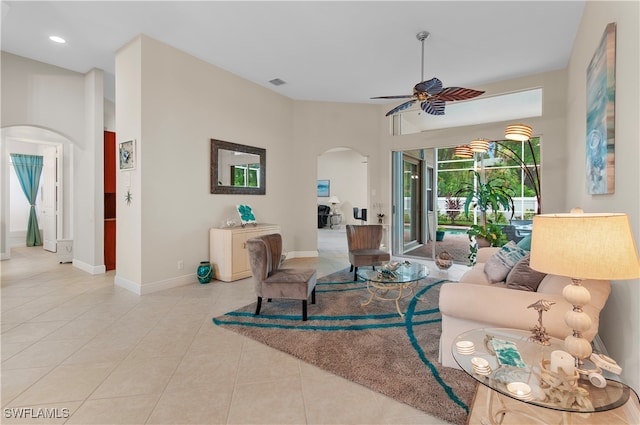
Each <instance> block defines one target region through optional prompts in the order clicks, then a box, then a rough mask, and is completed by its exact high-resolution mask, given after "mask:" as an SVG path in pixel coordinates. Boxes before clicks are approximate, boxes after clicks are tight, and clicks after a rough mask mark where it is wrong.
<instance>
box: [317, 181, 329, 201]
mask: <svg viewBox="0 0 640 425" xmlns="http://www.w3.org/2000/svg"><path fill="white" fill-rule="evenodd" d="M329 184H330V183H329V180H318V198H328V197H329V193H330V192H329Z"/></svg>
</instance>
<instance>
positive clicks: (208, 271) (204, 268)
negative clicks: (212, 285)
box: [197, 261, 213, 283]
mask: <svg viewBox="0 0 640 425" xmlns="http://www.w3.org/2000/svg"><path fill="white" fill-rule="evenodd" d="M197 274H198V281H199V282H200V283H209V282H211V277H213V267H211V263H210V262H208V261H200V265H199V266H198V271H197Z"/></svg>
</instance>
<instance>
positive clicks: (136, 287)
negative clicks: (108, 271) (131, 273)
mask: <svg viewBox="0 0 640 425" xmlns="http://www.w3.org/2000/svg"><path fill="white" fill-rule="evenodd" d="M113 283H114V284H115V285H116V286H119V287H121V288H124V289H126V290H127V291H130V292H133V293H134V294H137V295H141V292H142V291H141V290H140V284H138V283H136V282H133V281H131V280H128V279H125V278H124V277H120V276H116V277H115V278H114V279H113Z"/></svg>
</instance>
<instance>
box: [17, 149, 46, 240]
mask: <svg viewBox="0 0 640 425" xmlns="http://www.w3.org/2000/svg"><path fill="white" fill-rule="evenodd" d="M11 160H12V161H13V168H14V169H15V170H16V174H17V175H18V180H19V181H20V186H22V191H23V192H24V194H25V196H26V197H27V199H28V200H29V204H30V205H31V208H30V209H29V222H28V223H27V246H40V245H42V239H41V238H40V229H39V227H38V218H37V217H36V196H37V195H38V186H39V185H40V175H41V174H42V157H41V156H38V155H20V154H15V153H12V154H11Z"/></svg>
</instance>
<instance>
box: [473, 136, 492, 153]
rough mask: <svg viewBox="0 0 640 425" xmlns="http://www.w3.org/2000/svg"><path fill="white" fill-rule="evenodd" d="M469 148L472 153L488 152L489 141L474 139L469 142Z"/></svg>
mask: <svg viewBox="0 0 640 425" xmlns="http://www.w3.org/2000/svg"><path fill="white" fill-rule="evenodd" d="M469 147H470V148H471V150H472V151H473V152H478V153H485V152H486V151H488V150H489V140H487V139H483V138H480V139H475V140H472V141H471V142H469Z"/></svg>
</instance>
